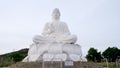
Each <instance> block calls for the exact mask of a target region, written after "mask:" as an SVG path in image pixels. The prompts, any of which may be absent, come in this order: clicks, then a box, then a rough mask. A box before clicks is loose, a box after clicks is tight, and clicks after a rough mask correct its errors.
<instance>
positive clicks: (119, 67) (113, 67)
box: [97, 62, 120, 68]
mask: <svg viewBox="0 0 120 68" xmlns="http://www.w3.org/2000/svg"><path fill="white" fill-rule="evenodd" d="M97 64H98V65H101V66H103V67H107V64H106V63H105V62H102V63H97ZM108 67H109V68H120V62H118V63H117V64H116V62H111V63H108Z"/></svg>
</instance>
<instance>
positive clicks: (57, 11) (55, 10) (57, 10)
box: [52, 8, 60, 15]
mask: <svg viewBox="0 0 120 68" xmlns="http://www.w3.org/2000/svg"><path fill="white" fill-rule="evenodd" d="M54 13H58V14H59V15H60V11H59V9H58V8H55V9H54V10H53V12H52V14H54Z"/></svg>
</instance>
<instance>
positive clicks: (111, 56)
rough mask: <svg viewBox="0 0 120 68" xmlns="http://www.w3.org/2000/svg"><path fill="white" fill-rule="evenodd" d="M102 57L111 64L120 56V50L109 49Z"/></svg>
mask: <svg viewBox="0 0 120 68" xmlns="http://www.w3.org/2000/svg"><path fill="white" fill-rule="evenodd" d="M102 55H103V57H104V58H107V59H108V61H109V62H110V61H112V62H115V61H116V59H117V58H118V57H119V56H120V50H119V49H118V48H117V47H108V48H107V49H106V50H105V51H104V52H103V53H102Z"/></svg>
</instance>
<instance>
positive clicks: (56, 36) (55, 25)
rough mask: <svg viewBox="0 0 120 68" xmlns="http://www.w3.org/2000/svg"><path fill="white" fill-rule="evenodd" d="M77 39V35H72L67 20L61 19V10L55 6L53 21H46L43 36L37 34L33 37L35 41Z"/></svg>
mask: <svg viewBox="0 0 120 68" xmlns="http://www.w3.org/2000/svg"><path fill="white" fill-rule="evenodd" d="M76 41H77V37H76V35H71V34H70V31H69V29H68V26H67V25H66V23H65V22H62V21H60V12H59V9H58V8H55V9H54V10H53V13H52V21H51V22H48V23H46V25H45V27H44V30H43V33H42V36H40V35H37V36H35V37H34V38H33V42H34V43H36V44H39V43H48V42H56V43H70V44H73V43H75V42H76Z"/></svg>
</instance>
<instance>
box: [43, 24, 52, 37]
mask: <svg viewBox="0 0 120 68" xmlns="http://www.w3.org/2000/svg"><path fill="white" fill-rule="evenodd" d="M52 32H53V31H52V30H51V29H50V24H49V23H46V25H45V27H44V29H43V33H42V35H49V34H51V33H52Z"/></svg>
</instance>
